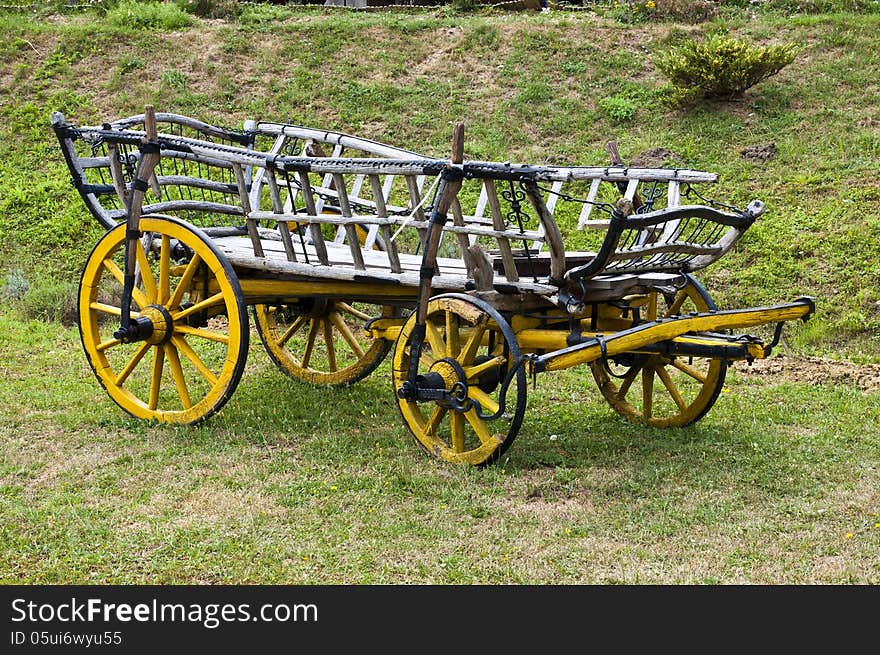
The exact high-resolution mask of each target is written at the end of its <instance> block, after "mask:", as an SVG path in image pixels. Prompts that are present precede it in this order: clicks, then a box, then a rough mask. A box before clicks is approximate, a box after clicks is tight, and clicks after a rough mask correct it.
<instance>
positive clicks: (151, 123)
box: [144, 105, 159, 141]
mask: <svg viewBox="0 0 880 655" xmlns="http://www.w3.org/2000/svg"><path fill="white" fill-rule="evenodd" d="M144 131H145V132H146V133H147V136H146V139H145V141H156V140H157V139H158V138H159V128H158V126H157V125H156V110H155V108H154V107H153V105H147V106H146V107H144Z"/></svg>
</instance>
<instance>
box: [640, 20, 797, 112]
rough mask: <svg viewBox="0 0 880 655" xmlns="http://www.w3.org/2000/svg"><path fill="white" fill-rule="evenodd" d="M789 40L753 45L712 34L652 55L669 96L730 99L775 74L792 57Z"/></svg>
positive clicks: (679, 99) (683, 99)
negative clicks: (666, 81) (669, 86)
mask: <svg viewBox="0 0 880 655" xmlns="http://www.w3.org/2000/svg"><path fill="white" fill-rule="evenodd" d="M798 51H799V48H798V47H797V46H796V45H795V44H793V43H784V44H781V45H771V46H753V45H750V44H748V43H747V42H745V41H741V40H738V39H734V38H731V37H728V36H725V35H721V34H715V35H712V36H709V37H708V38H707V39H706V40H704V41H702V42H698V41H694V40H688V41H685V42H683V43H682V44H681V45H679V46H678V47H675V48H673V49H672V50H669V51H667V52H665V53H662V54H660V55H659V56H658V57H656V59H655V63H656V65H657V68H659V69H660V71H661V72H662V73H663V74H664V75H666V77H668V78H669V81H670V82H671V83H672V98H671V100H672V101H673V102H675V103H679V104H684V103H688V102H694V101H697V100H700V99H703V98H720V99H730V98H735V97H738V96H741V95H742V94H743V93H744V92H745V91H746V90H747V89H750V88H751V87H753V86H755V85H756V84H758V83H759V82H762V81H763V80H766V79H767V78H768V77H770V76H772V75H775V74H776V73H778V72H779V71H780V70H782V69H783V68H784V67H785V66H787V65H788V64H790V63H791V62H792V61H794V59H795V57H796V56H797V54H798Z"/></svg>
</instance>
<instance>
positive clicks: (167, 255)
mask: <svg viewBox="0 0 880 655" xmlns="http://www.w3.org/2000/svg"><path fill="white" fill-rule="evenodd" d="M170 270H171V239H170V238H168V235H167V234H163V235H162V245H161V246H160V248H159V290H158V296H157V299H158V300H157V301H158V303H159V304H160V305H164V304H165V303H167V302H168V300H169V299H170V298H171V273H170Z"/></svg>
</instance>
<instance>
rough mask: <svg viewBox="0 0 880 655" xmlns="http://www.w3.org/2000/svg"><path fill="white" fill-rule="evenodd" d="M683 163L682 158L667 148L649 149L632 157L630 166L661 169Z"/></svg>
mask: <svg viewBox="0 0 880 655" xmlns="http://www.w3.org/2000/svg"><path fill="white" fill-rule="evenodd" d="M683 163H684V158H683V157H682V156H681V155H679V154H678V153H677V152H673V151H672V150H669V149H668V148H649V149H648V150H644V151H642V152H640V153H639V154H637V155H636V156H635V157H633V159H632V161H631V162H630V166H632V167H633V168H662V167H667V166H676V165H681V164H683Z"/></svg>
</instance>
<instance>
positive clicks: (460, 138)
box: [452, 123, 464, 164]
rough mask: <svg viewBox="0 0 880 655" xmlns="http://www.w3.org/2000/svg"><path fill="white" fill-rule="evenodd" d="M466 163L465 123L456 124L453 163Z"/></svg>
mask: <svg viewBox="0 0 880 655" xmlns="http://www.w3.org/2000/svg"><path fill="white" fill-rule="evenodd" d="M463 161H464V123H456V124H455V127H454V128H453V130H452V163H453V164H460V163H462V162H463Z"/></svg>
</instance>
